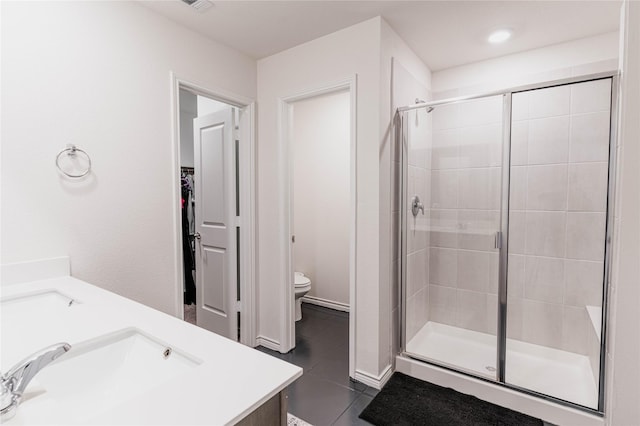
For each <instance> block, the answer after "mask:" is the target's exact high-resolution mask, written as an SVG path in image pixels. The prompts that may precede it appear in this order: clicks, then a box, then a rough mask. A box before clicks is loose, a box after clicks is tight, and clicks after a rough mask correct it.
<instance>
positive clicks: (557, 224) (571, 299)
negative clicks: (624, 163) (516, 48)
mask: <svg viewBox="0 0 640 426" xmlns="http://www.w3.org/2000/svg"><path fill="white" fill-rule="evenodd" d="M610 104H611V80H610V79H606V80H598V81H593V82H586V83H580V84H574V85H567V86H560V87H554V88H548V89H540V90H534V91H529V92H522V93H516V94H514V95H513V108H512V119H513V122H512V144H511V194H510V217H509V222H510V223H509V275H508V296H509V299H508V308H507V309H508V320H507V335H508V337H509V338H513V339H518V340H523V341H527V342H531V343H536V344H540V345H544V346H549V347H553V348H558V349H563V350H567V351H571V352H577V353H580V354H588V353H589V352H593V348H592V349H590V348H589V346H593V345H590V344H589V342H590V340H591V339H590V336H591V334H593V324H592V323H591V321H590V319H589V317H588V314H587V309H586V306H598V307H599V306H601V303H602V290H603V264H604V246H605V230H606V227H605V226H606V208H607V185H608V169H609V168H608V158H609V122H610Z"/></svg>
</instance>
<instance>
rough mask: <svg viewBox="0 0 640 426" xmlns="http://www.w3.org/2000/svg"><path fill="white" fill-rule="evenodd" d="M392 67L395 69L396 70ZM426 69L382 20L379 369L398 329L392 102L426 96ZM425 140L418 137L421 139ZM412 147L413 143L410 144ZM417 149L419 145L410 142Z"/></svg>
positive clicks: (396, 149)
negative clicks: (415, 145)
mask: <svg viewBox="0 0 640 426" xmlns="http://www.w3.org/2000/svg"><path fill="white" fill-rule="evenodd" d="M396 72H397V73H396ZM430 89H431V70H430V69H429V68H428V67H427V66H426V65H425V64H424V63H423V62H422V61H421V60H420V59H419V58H418V57H417V56H416V54H415V53H414V52H413V51H412V50H411V49H410V48H409V47H408V46H407V44H406V43H405V42H404V40H402V39H401V38H400V36H398V34H396V32H395V31H394V30H393V29H392V28H391V27H390V26H389V25H388V24H387V23H386V22H385V21H384V20H383V21H382V31H381V36H380V138H379V144H380V146H379V156H380V172H379V193H380V205H379V209H380V222H379V232H380V251H379V271H380V295H381V296H380V301H379V303H380V317H379V321H380V336H381V338H380V342H379V349H378V351H379V353H380V358H379V369H380V371H383V370H384V369H385V368H386V367H387V366H389V365H391V364H392V363H393V359H394V356H395V354H396V353H397V349H398V344H399V335H398V333H399V332H400V330H399V327H398V319H399V312H400V310H399V300H398V295H399V291H398V290H399V285H400V283H399V282H398V268H399V267H400V261H399V260H400V253H399V246H398V241H399V238H398V233H397V232H398V230H399V224H400V222H399V219H400V208H401V206H400V198H399V196H400V188H401V186H400V185H401V167H400V152H401V151H400V150H401V145H400V143H399V142H398V140H397V138H396V137H395V134H394V133H395V131H396V127H395V126H394V117H395V111H396V108H397V107H400V106H403V105H408V104H410V103H413V102H414V100H415V98H416V97H417V98H428V97H429V96H430ZM420 142H421V143H422V142H424V141H423V140H421V141H420ZM413 148H414V147H412V149H413ZM415 148H417V149H421V148H424V145H423V146H422V147H415Z"/></svg>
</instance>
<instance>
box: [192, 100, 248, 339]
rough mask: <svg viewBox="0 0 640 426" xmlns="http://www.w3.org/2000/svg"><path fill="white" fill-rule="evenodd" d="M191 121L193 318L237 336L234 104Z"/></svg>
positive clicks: (224, 332) (219, 330)
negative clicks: (195, 303) (193, 261)
mask: <svg viewBox="0 0 640 426" xmlns="http://www.w3.org/2000/svg"><path fill="white" fill-rule="evenodd" d="M193 123H194V160H195V194H196V200H195V206H196V208H195V220H196V238H197V240H196V274H197V277H196V301H197V322H198V326H200V327H203V328H206V329H207V330H210V331H213V332H214V333H217V334H220V335H222V336H225V337H229V338H230V339H233V340H237V337H238V332H237V308H236V305H237V303H236V300H237V290H236V288H237V287H236V285H237V282H236V280H237V269H236V267H237V261H238V259H237V252H236V223H235V222H236V220H235V218H236V182H235V179H236V173H235V164H236V161H235V138H234V133H235V125H234V115H233V109H232V108H228V109H225V110H222V111H218V112H215V113H213V114H209V115H205V116H202V117H198V118H196V119H195V120H194V122H193ZM198 236H199V238H198Z"/></svg>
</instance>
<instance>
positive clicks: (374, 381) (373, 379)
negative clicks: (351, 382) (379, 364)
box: [355, 365, 393, 389]
mask: <svg viewBox="0 0 640 426" xmlns="http://www.w3.org/2000/svg"><path fill="white" fill-rule="evenodd" d="M392 374H393V368H392V367H391V365H388V366H387V368H385V369H384V371H383V372H382V373H381V374H380V375H379V376H373V375H371V374H369V373H365V372H364V371H360V370H356V377H355V379H356V380H357V381H358V382H360V383H364V384H365V385H367V386H370V387H372V388H375V389H382V387H383V386H384V385H385V384H386V383H387V382H388V381H389V379H390V378H391V375H392Z"/></svg>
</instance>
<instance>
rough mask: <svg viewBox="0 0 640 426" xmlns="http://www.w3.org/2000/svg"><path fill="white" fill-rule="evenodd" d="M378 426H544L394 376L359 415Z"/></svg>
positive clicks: (454, 393)
mask: <svg viewBox="0 0 640 426" xmlns="http://www.w3.org/2000/svg"><path fill="white" fill-rule="evenodd" d="M360 418H361V419H363V420H366V421H368V422H370V423H373V424H374V425H376V426H386V425H389V426H391V425H393V426H401V425H403V426H404V425H406V426H409V425H424V426H441V425H442V426H471V425H473V426H480V425H483V426H484V425H486V426H489V425H491V426H512V425H513V426H529V425H532V426H533V425H535V426H542V424H543V423H542V420H540V419H536V418H534V417H530V416H527V415H525V414H522V413H518V412H517V411H513V410H509V409H508V408H503V407H499V406H497V405H494V404H491V403H489V402H486V401H482V400H480V399H478V398H476V397H475V396H471V395H465V394H463V393H460V392H457V391H455V390H453V389H450V388H443V387H442V386H438V385H434V384H433V383H428V382H423V381H422V380H418V379H415V378H413V377H409V376H407V375H405V374H402V373H394V374H393V376H392V377H391V379H389V382H387V384H386V385H385V386H384V388H382V390H381V391H380V392H379V393H378V395H376V397H375V398H374V399H373V401H371V403H370V404H369V405H368V406H367V408H365V409H364V411H362V413H360Z"/></svg>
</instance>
